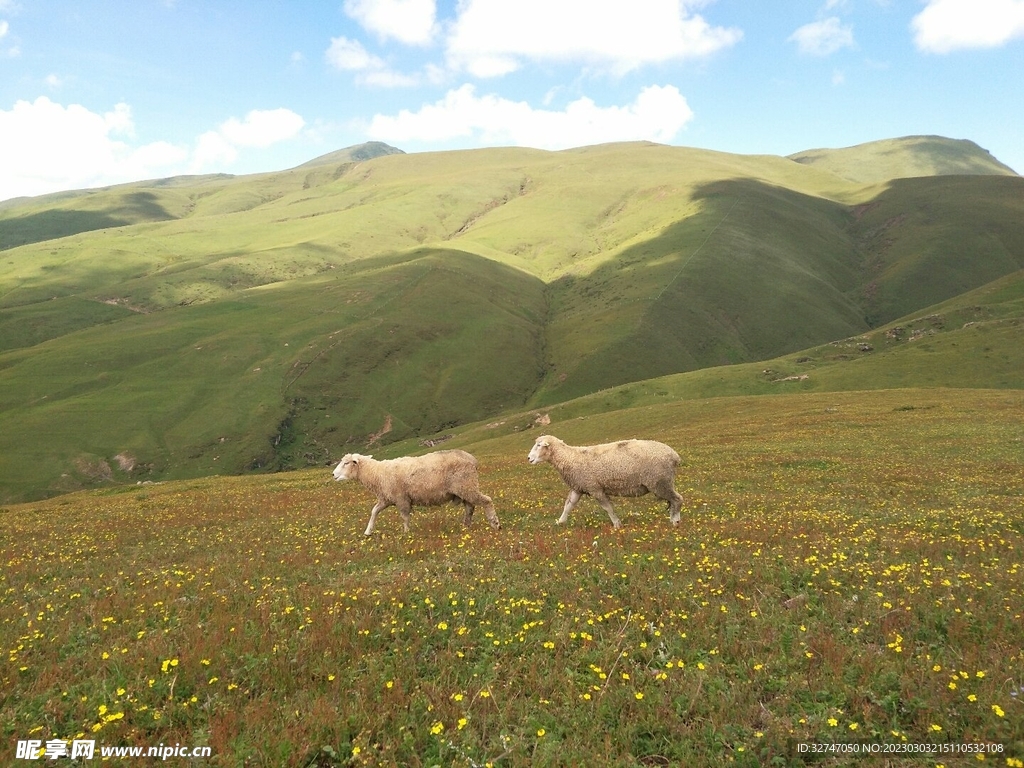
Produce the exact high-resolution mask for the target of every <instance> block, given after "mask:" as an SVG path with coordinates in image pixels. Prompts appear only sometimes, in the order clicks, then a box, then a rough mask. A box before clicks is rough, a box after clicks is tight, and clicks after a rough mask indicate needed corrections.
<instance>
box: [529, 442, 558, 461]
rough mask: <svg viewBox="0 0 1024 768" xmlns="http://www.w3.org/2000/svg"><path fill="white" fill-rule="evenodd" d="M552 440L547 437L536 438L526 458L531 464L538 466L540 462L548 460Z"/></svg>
mask: <svg viewBox="0 0 1024 768" xmlns="http://www.w3.org/2000/svg"><path fill="white" fill-rule="evenodd" d="M552 439H553V438H552V437H550V436H549V435H541V436H540V437H538V438H537V441H536V442H535V443H534V444H533V448H531V449H530V455H529V456H527V458H528V459H529V460H530V463H531V464H540V463H541V462H542V461H547V460H548V456H550V455H551V441H552Z"/></svg>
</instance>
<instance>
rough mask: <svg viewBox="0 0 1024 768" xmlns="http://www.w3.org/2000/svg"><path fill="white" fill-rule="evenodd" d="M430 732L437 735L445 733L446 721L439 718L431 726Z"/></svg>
mask: <svg viewBox="0 0 1024 768" xmlns="http://www.w3.org/2000/svg"><path fill="white" fill-rule="evenodd" d="M430 733H431V734H433V735H434V736H437V735H438V734H440V733H444V723H442V722H441V721H440V720H438V721H437V722H436V723H434V724H433V725H432V726H430Z"/></svg>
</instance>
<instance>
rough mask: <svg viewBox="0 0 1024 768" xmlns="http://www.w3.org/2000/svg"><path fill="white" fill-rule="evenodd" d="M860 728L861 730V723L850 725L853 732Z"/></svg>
mask: <svg viewBox="0 0 1024 768" xmlns="http://www.w3.org/2000/svg"><path fill="white" fill-rule="evenodd" d="M858 728H860V724H859V723H850V730H851V731H856V730H857V729H858Z"/></svg>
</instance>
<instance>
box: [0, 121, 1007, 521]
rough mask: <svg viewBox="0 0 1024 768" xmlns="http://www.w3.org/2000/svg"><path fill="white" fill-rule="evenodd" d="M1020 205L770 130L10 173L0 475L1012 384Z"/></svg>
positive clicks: (93, 479) (893, 146)
mask: <svg viewBox="0 0 1024 768" xmlns="http://www.w3.org/2000/svg"><path fill="white" fill-rule="evenodd" d="M1022 221H1024V179H1021V178H1020V177H1018V176H1016V175H1014V174H1013V173H1012V171H1010V170H1009V169H1008V168H1006V167H1005V166H1002V165H1001V164H999V163H998V161H995V160H994V159H993V158H991V156H990V155H988V153H986V152H985V151H984V150H982V149H980V148H978V147H977V146H976V145H974V144H971V143H970V142H962V141H952V140H948V139H941V138H938V137H911V138H908V139H903V140H893V141H888V142H876V143H873V144H868V145H863V146H861V147H853V148H847V149H842V150H814V151H809V152H805V153H800V154H799V155H795V156H793V157H791V158H781V157H771V156H737V155H728V154H723V153H717V152H710V151H705V150H695V149H687V148H681V147H667V146H661V145H654V144H648V143H639V144H614V145H601V146H595V147H585V148H580V149H574V150H567V151H563V152H543V151H539V150H528V149H486V150H474V151H460V152H442V153H424V154H416V155H407V154H404V153H401V152H400V151H399V150H395V149H394V148H391V147H388V146H387V145H382V144H379V143H374V144H370V145H361V146H359V147H354V148H349V149H348V150H342V151H340V152H338V153H331V154H329V155H325V156H323V157H321V158H317V159H315V160H313V161H311V162H309V163H306V164H304V165H302V166H299V167H297V168H294V169H291V170H288V171H283V172H280V173H270V174H259V175H256V176H246V177H223V176H216V177H194V178H181V179H169V180H160V181H155V182H140V183H137V184H131V185H123V186H119V187H112V188H108V189H102V190H94V191H86V192H74V193H63V194H60V195H50V196H46V197H43V198H38V199H31V200H18V201H9V202H7V203H4V204H3V205H2V206H0V409H2V410H3V413H4V430H3V432H2V434H0V457H2V459H0V461H2V463H3V467H2V472H0V501H10V500H17V499H27V498H35V497H39V496H43V495H49V494H53V493H59V492H63V491H68V490H73V489H75V488H78V487H81V486H83V485H90V484H95V483H103V482H108V481H110V480H111V479H117V480H130V481H132V482H135V481H141V480H148V479H159V478H164V477H182V476H195V475H201V474H210V473H238V472H244V471H255V470H265V469H282V468H291V467H300V466H308V465H311V464H323V463H325V462H327V461H328V460H329V459H330V458H332V457H336V456H338V455H339V454H340V453H342V452H344V451H345V450H347V449H352V448H359V449H363V448H365V447H366V446H367V445H375V446H385V445H388V444H389V443H398V444H399V445H398V446H396V447H395V449H394V450H398V449H399V448H401V449H403V450H406V449H408V448H409V447H410V446H411V447H413V448H415V447H416V446H417V443H418V442H419V441H421V440H423V439H424V438H427V437H431V436H436V435H438V434H440V433H445V434H447V433H448V432H449V431H451V430H454V429H455V428H456V427H457V426H459V425H466V424H468V423H471V422H477V421H484V422H486V421H489V420H492V419H497V418H498V417H499V416H501V415H503V414H505V415H507V414H516V413H519V414H524V413H530V412H532V410H531V409H534V410H535V409H540V408H544V409H550V408H552V407H554V406H556V405H557V404H559V403H564V404H565V405H563V406H560V407H562V408H576V409H583V411H586V410H587V409H588V408H591V407H609V404H611V405H614V404H615V403H620V406H619V407H621V403H626V402H627V401H630V402H632V400H636V399H637V398H642V396H646V395H642V393H643V392H648V393H651V392H653V393H655V395H652V396H655V397H695V396H700V397H706V396H714V395H720V394H730V393H738V392H742V393H747V394H753V393H760V392H765V393H767V392H774V391H778V387H779V386H780V384H779V383H778V381H777V380H776V379H784V378H786V376H790V375H792V376H802V375H804V373H808V371H809V370H811V369H813V370H811V372H810V373H809V374H808V378H806V379H796V380H795V381H793V382H789V383H785V384H783V385H782V386H786V387H800V388H819V387H821V388H824V389H826V390H828V389H841V388H847V389H864V388H874V387H875V386H876V385H879V384H880V385H881V386H922V385H924V386H952V385H956V386H978V387H1020V386H1022V383H1021V381H1020V374H1019V371H1021V370H1024V366H1020V365H1019V362H1020V361H1019V353H1018V352H1015V351H1014V350H1015V349H1018V348H1021V347H1022V346H1024V345H1021V344H1020V341H1021V339H1020V325H1019V321H1020V317H1021V306H1020V300H1019V294H1020V290H1021V288H1020V286H1021V285H1022V284H1024V281H1022V279H1021V276H1020V270H1021V269H1024V227H1022V226H1021V224H1020V222H1022ZM972 291H980V292H976V293H971V292H972ZM944 302H945V304H943V303H944ZM950 302H952V303H950ZM932 316H937V317H942V318H943V319H942V322H941V324H937V323H936V321H925V320H923V319H922V318H928V317H932ZM929 323H930V325H929ZM967 323H974V325H971V326H967V327H963V326H964V325H966V324H967ZM926 326H927V327H926ZM896 328H901V329H902V330H901V331H896V330H895V329H896ZM922 329H923V330H922ZM919 330H922V334H923V333H930V334H931V335H929V336H928V337H927V338H924V339H922V338H920V336H915V337H914V340H913V342H910V341H909V339H910V335H911V334H914V333H916V332H917V331H919ZM887 334H892V335H887ZM901 334H902V335H901ZM851 338H853V339H855V341H840V340H844V339H851ZM834 344H838V345H840V346H838V347H837V346H833V345H834ZM842 345H848V346H849V345H853V348H854V349H855V350H856V351H855V352H850V351H849V350H848V349H847V348H846V347H843V346H842ZM861 346H870V347H871V350H870V351H869V352H862V351H860V347H861ZM835 350H842V351H840V352H836V351H835ZM776 358H777V359H778V361H773V362H772V363H770V364H769V363H764V362H763V361H766V360H772V359H776ZM804 358H806V360H804V362H802V363H796V362H795V360H797V359H804ZM723 366H727V367H723ZM767 368H770V369H772V370H775V369H778V374H779V375H778V376H775V374H771V375H768V374H760V373H757V374H754V373H753V372H754V371H758V372H760V371H763V370H766V369H767ZM687 372H692V373H687ZM783 373H784V374H785V375H781V374H783ZM666 377H667V378H666ZM773 377H774V378H773ZM953 379H956V380H958V381H959V382H960V383H959V384H952V383H950V381H951V380H953ZM640 382H643V383H642V384H640ZM885 382H888V383H885ZM662 392H663V393H665V394H657V393H662ZM595 393H596V394H595ZM588 397H589V398H590V399H589V400H588ZM580 398H582V399H580ZM595 398H596V399H595ZM609 398H611V400H609ZM631 399H632V400H631ZM583 403H590V405H582V404H583ZM581 412H582V411H581ZM516 418H521V417H516ZM522 418H525V417H522ZM403 441H405V442H403Z"/></svg>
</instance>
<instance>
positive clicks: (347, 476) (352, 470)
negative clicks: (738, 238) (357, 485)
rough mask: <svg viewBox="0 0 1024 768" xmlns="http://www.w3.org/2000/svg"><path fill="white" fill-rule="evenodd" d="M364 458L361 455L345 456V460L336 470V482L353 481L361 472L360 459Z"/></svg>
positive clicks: (350, 454)
mask: <svg viewBox="0 0 1024 768" xmlns="http://www.w3.org/2000/svg"><path fill="white" fill-rule="evenodd" d="M360 458H362V457H361V456H359V454H356V453H349V454H346V455H345V458H343V459H342V460H341V462H340V463H339V464H338V466H336V467H335V468H334V479H335V480H352V479H353V478H355V477H356V475H357V474H358V472H359V459H360Z"/></svg>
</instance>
